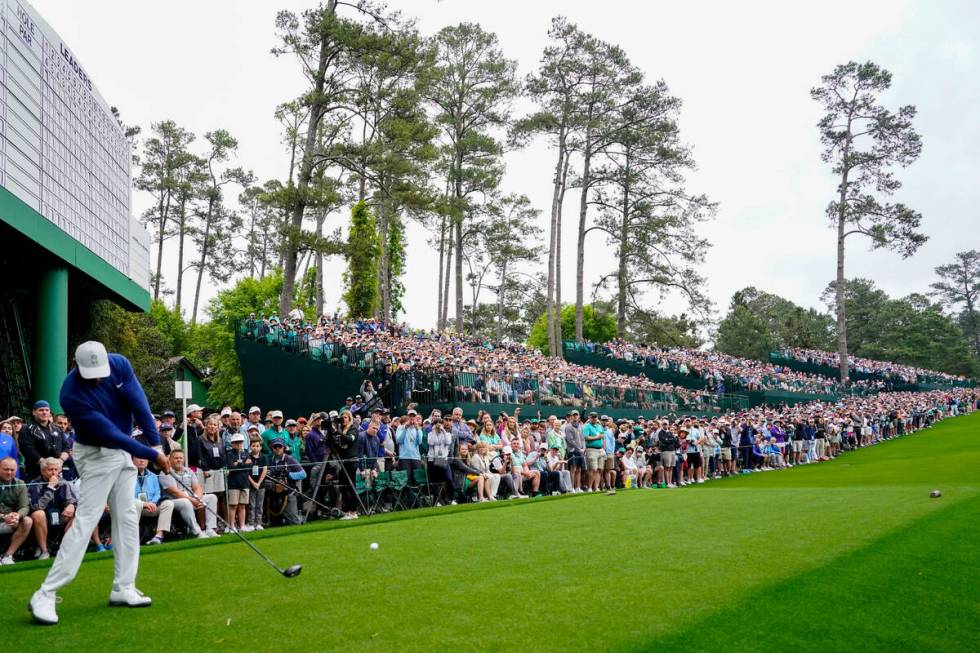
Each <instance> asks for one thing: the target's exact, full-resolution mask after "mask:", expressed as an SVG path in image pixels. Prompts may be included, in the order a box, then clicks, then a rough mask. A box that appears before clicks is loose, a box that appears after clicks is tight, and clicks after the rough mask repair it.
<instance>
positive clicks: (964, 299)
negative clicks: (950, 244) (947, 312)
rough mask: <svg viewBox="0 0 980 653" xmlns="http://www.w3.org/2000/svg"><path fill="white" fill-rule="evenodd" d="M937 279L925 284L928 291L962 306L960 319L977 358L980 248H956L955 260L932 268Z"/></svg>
mask: <svg viewBox="0 0 980 653" xmlns="http://www.w3.org/2000/svg"><path fill="white" fill-rule="evenodd" d="M936 276H938V277H939V281H934V282H933V283H931V284H929V287H930V288H932V295H933V296H934V297H936V298H938V299H939V301H940V302H941V303H942V304H943V305H945V306H948V307H950V308H953V309H955V308H956V307H957V306H959V305H962V306H963V313H962V322H963V327H964V331H965V332H966V334H967V337H968V339H969V340H970V345H971V346H972V348H973V355H974V356H976V357H978V358H980V317H978V315H977V304H978V302H980V252H978V251H977V250H975V249H971V250H969V251H966V252H957V254H956V260H955V261H954V262H952V263H949V264H947V265H940V266H939V267H937V268H936Z"/></svg>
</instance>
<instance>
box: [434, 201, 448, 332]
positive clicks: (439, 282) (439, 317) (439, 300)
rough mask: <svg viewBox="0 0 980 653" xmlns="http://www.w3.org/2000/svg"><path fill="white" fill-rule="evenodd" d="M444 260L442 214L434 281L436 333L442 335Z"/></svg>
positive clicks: (444, 231)
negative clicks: (436, 276) (436, 277)
mask: <svg viewBox="0 0 980 653" xmlns="http://www.w3.org/2000/svg"><path fill="white" fill-rule="evenodd" d="M445 259H446V216H445V214H443V216H442V222H441V224H440V225H439V278H438V280H437V281H436V300H437V305H436V331H438V332H440V333H442V331H443V329H444V328H445V325H444V324H443V323H442V275H443V267H442V265H443V263H444V262H445Z"/></svg>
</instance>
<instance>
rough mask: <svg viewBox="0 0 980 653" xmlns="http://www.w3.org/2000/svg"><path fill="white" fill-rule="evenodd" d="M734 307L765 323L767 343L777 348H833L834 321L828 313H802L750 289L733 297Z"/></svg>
mask: <svg viewBox="0 0 980 653" xmlns="http://www.w3.org/2000/svg"><path fill="white" fill-rule="evenodd" d="M735 304H741V305H744V306H745V307H746V308H748V309H749V310H750V311H752V313H753V314H754V315H755V316H756V317H758V318H759V319H761V320H762V321H763V322H764V323H765V325H766V331H767V332H768V334H769V339H770V340H771V341H772V342H773V343H775V345H776V346H777V347H803V348H805V349H831V348H833V346H834V340H833V338H834V320H833V317H832V316H831V315H828V314H827V313H821V312H820V311H817V310H816V309H812V308H810V309H805V308H803V307H802V306H797V305H796V304H794V303H793V302H791V301H789V300H788V299H785V298H783V297H780V296H779V295H774V294H772V293H767V292H764V291H762V290H759V289H757V288H754V287H752V286H749V287H747V288H743V289H742V290H739V291H737V292H736V293H735V294H734V295H733V296H732V305H733V306H734V305H735Z"/></svg>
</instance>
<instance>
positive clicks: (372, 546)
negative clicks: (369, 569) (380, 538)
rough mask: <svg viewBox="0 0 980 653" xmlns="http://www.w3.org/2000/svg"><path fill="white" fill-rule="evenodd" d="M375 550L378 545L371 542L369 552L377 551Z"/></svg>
mask: <svg viewBox="0 0 980 653" xmlns="http://www.w3.org/2000/svg"><path fill="white" fill-rule="evenodd" d="M377 548H378V543H377V542H371V550H372V551H375V550H377Z"/></svg>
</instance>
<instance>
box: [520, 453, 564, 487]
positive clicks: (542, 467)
mask: <svg viewBox="0 0 980 653" xmlns="http://www.w3.org/2000/svg"><path fill="white" fill-rule="evenodd" d="M527 465H528V467H530V468H531V470H533V471H536V472H537V473H538V475H539V477H540V478H541V486H540V488H541V492H542V493H543V494H551V495H556V494H561V491H560V490H561V474H560V473H559V472H558V471H557V470H552V469H551V467H550V466H549V465H548V445H547V444H545V443H544V442H542V443H541V444H539V445H538V446H537V450H536V451H533V452H531V453H530V454H528V456H527Z"/></svg>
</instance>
